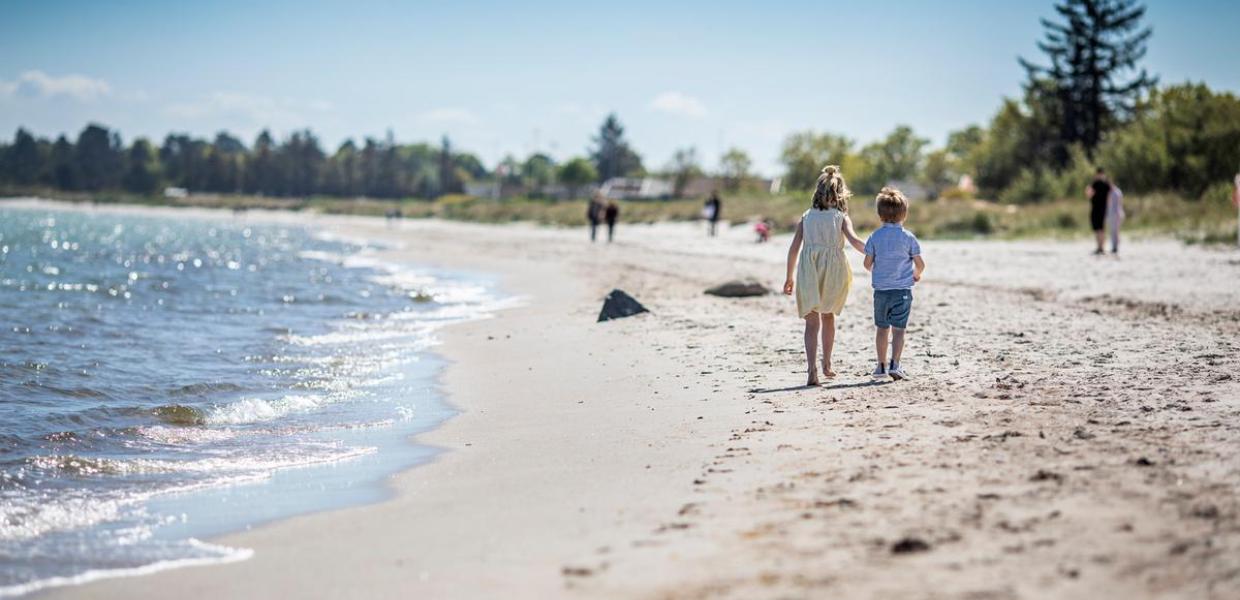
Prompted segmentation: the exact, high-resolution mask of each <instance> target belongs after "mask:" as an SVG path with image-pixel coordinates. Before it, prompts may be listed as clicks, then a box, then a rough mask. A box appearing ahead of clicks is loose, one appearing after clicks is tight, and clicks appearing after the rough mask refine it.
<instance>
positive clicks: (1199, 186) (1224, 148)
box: [1100, 84, 1240, 198]
mask: <svg viewBox="0 0 1240 600" xmlns="http://www.w3.org/2000/svg"><path fill="white" fill-rule="evenodd" d="M1100 157H1101V159H1102V164H1104V165H1106V168H1107V170H1108V171H1110V173H1111V175H1112V176H1113V177H1114V178H1115V180H1116V182H1117V183H1119V185H1120V186H1121V187H1123V188H1124V189H1125V190H1126V191H1134V192H1149V191H1155V190H1168V191H1178V192H1181V193H1184V194H1186V195H1188V196H1190V197H1193V198H1196V197H1198V196H1200V195H1201V194H1202V193H1204V192H1205V191H1206V189H1207V188H1209V187H1210V186H1211V185H1215V184H1218V183H1219V182H1226V181H1229V180H1230V179H1231V177H1232V176H1233V175H1234V174H1235V173H1236V171H1237V169H1238V168H1240V98H1237V97H1236V96H1235V95H1233V94H1231V93H1227V92H1217V93H1216V92H1213V91H1211V90H1210V89H1209V88H1208V87H1206V86H1205V85H1202V84H1184V85H1178V86H1172V87H1169V88H1166V89H1162V90H1159V91H1157V92H1155V93H1154V94H1153V95H1152V96H1151V97H1150V98H1149V100H1148V101H1147V102H1145V103H1143V104H1142V105H1141V106H1140V107H1139V108H1138V110H1137V117H1136V118H1135V119H1134V120H1133V121H1132V122H1131V123H1129V124H1128V125H1127V126H1125V127H1123V128H1122V129H1120V130H1118V131H1116V132H1114V133H1113V134H1111V135H1109V136H1108V137H1107V138H1106V140H1105V141H1104V143H1103V146H1102V148H1101V153H1100Z"/></svg>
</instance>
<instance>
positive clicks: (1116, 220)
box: [1107, 182, 1124, 255]
mask: <svg viewBox="0 0 1240 600" xmlns="http://www.w3.org/2000/svg"><path fill="white" fill-rule="evenodd" d="M1123 224H1124V191H1123V190H1121V189H1119V186H1118V185H1115V183H1114V182H1112V183H1111V193H1110V194H1108V195H1107V228H1108V229H1109V230H1110V233H1111V254H1115V255H1118V254H1119V228H1120V226H1121V225H1123Z"/></svg>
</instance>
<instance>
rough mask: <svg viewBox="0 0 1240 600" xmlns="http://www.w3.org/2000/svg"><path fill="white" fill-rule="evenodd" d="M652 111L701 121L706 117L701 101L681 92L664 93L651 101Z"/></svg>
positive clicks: (704, 106) (704, 107)
mask: <svg viewBox="0 0 1240 600" xmlns="http://www.w3.org/2000/svg"><path fill="white" fill-rule="evenodd" d="M650 109H651V110H657V111H659V112H665V113H668V114H671V115H678V116H682V117H691V118H694V119H700V118H702V117H705V116H706V105H704V104H702V101H701V100H698V99H697V98H694V97H693V96H690V95H688V94H683V93H681V92H663V93H662V94H659V95H658V96H655V97H654V100H651V101H650Z"/></svg>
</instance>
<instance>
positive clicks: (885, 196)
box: [874, 187, 908, 223]
mask: <svg viewBox="0 0 1240 600" xmlns="http://www.w3.org/2000/svg"><path fill="white" fill-rule="evenodd" d="M874 200H875V204H877V205H878V218H879V219H882V220H883V222H884V223H899V222H901V221H903V220H904V219H905V218H906V217H907V216H908V199H907V198H905V197H904V193H903V192H901V191H900V190H897V189H896V188H893V187H884V188H883V189H881V190H879V192H878V196H877V197H876V198H875V199H874Z"/></svg>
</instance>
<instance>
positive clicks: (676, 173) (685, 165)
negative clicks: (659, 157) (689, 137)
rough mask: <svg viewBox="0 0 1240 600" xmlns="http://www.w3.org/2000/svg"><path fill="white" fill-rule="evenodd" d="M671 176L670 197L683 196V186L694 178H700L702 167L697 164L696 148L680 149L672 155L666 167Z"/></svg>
mask: <svg viewBox="0 0 1240 600" xmlns="http://www.w3.org/2000/svg"><path fill="white" fill-rule="evenodd" d="M667 170H668V172H669V173H671V175H672V195H673V196H675V197H677V198H680V197H683V196H684V192H685V186H687V185H689V182H690V181H691V180H693V178H695V177H701V176H702V167H701V165H699V164H698V158H697V149H696V148H680V149H678V150H676V152H675V153H673V154H672V161H671V163H669V164H668V165H667Z"/></svg>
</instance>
